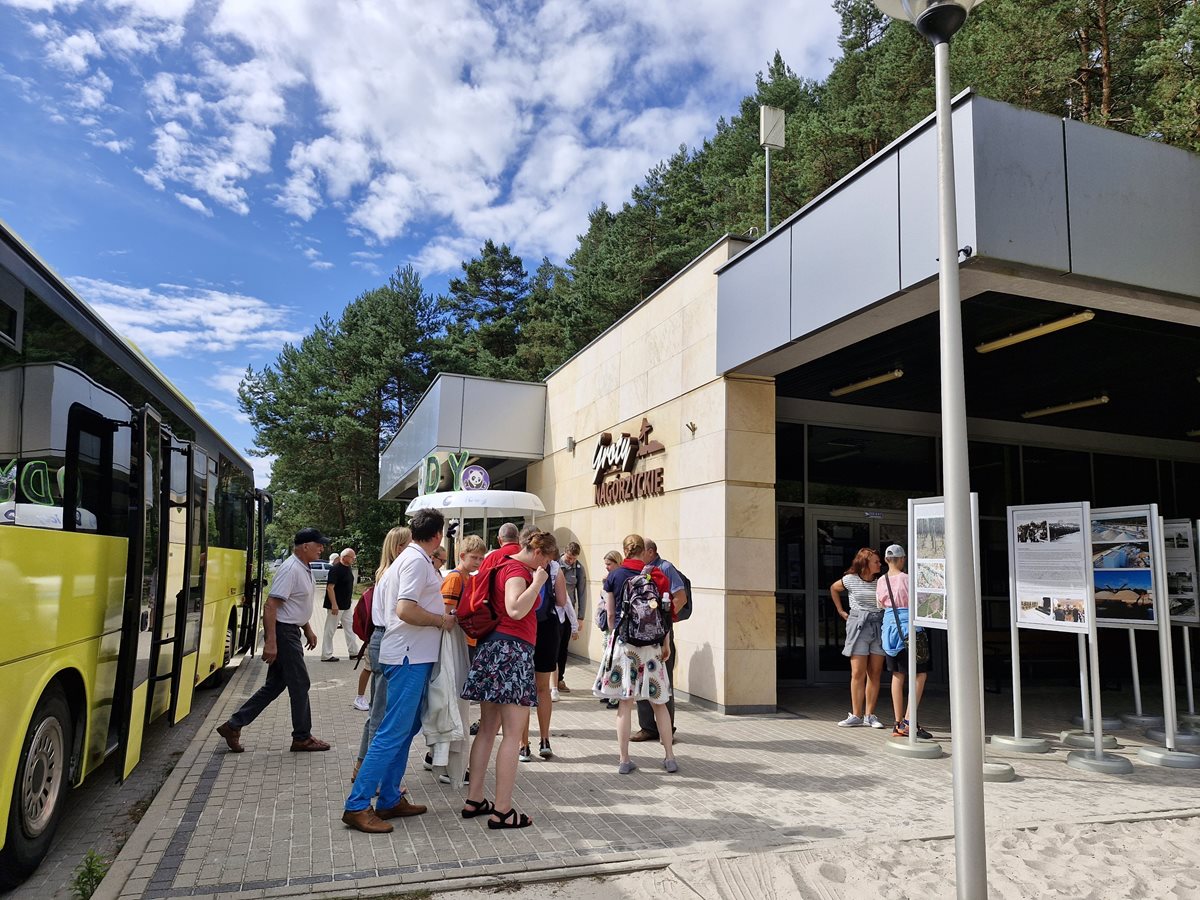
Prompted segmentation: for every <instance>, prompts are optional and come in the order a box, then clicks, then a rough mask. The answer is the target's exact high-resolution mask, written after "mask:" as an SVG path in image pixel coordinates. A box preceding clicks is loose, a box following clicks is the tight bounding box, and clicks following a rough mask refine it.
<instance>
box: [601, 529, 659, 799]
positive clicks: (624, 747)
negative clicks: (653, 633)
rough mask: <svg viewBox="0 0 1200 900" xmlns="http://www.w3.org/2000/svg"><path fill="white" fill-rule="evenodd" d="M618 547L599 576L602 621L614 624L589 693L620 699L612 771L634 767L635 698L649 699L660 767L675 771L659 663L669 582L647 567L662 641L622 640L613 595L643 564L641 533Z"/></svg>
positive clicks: (616, 597)
mask: <svg viewBox="0 0 1200 900" xmlns="http://www.w3.org/2000/svg"><path fill="white" fill-rule="evenodd" d="M622 547H623V549H624V551H625V560H624V561H623V562H622V563H621V565H620V566H619V567H617V568H615V569H613V570H612V571H610V572H609V573H608V576H607V577H606V578H605V579H604V603H605V609H606V612H607V614H608V621H609V622H610V623H613V625H614V626H615V627H613V629H612V631H611V632H610V633H609V636H608V646H607V647H606V648H605V654H604V660H603V662H601V663H600V671H599V672H598V673H597V674H596V684H595V686H594V687H593V688H592V693H593V694H595V695H596V696H597V697H599V698H601V699H602V700H612V699H616V700H618V701H620V705H619V707H618V708H617V749H618V750H619V751H620V753H621V760H620V765H619V766H618V768H617V771H618V772H620V773H621V774H622V775H628V774H629V773H630V772H632V771H633V770H634V769H636V768H637V766H636V765H634V763H633V760H631V759H630V758H629V727H630V726H629V723H630V718H631V717H632V715H633V708H634V706H635V705H636V704H637V701H639V700H649V701H650V703H651V705H652V707H653V709H654V721H655V722H656V723H657V724H658V733H659V734H660V735H662V745H663V750H664V751H665V752H666V758H665V759H664V760H663V768H664V769H666V770H667V771H668V772H678V771H679V766H678V764H677V763H676V762H675V752H674V748H673V747H672V746H671V719H670V714H669V713H668V712H667V706H666V703H667V701H668V700H670V699H671V682H670V679H669V678H668V677H667V667H666V666H665V665H664V663H665V662H666V661H667V660H668V659H669V658H670V656H671V613H670V609H671V585H670V582H668V581H667V576H666V575H665V574H664V573H663V571H662V570H661V569H658V568H653V567H652V568H651V569H650V580H651V581H652V582H654V586H655V588H657V590H658V594H659V598H660V600H659V603H660V604H661V606H660V607H659V608H660V609H661V611H662V613H663V614H664V615H663V625H664V627H665V629H666V635H665V636H664V637H663V641H662V643H661V644H652V645H650V646H639V645H637V644H629V643H626V642H625V641H624V640H622V639H621V636H620V632H621V630H622V629H621V627H620V622H619V619H620V611H619V610H618V605H619V600H620V597H621V593H622V590H623V588H624V587H625V582H627V581H628V580H629V579H630V578H632V577H633V576H635V575H637V574H638V573H639V572H641V571H642V569H643V568H644V567H645V563H644V562H642V560H641V556H642V554H644V553H645V552H646V542H645V541H644V540H643V539H642V536H641V535H638V534H631V535H629V536H628V537H626V538H625V541H624V543H623V544H622Z"/></svg>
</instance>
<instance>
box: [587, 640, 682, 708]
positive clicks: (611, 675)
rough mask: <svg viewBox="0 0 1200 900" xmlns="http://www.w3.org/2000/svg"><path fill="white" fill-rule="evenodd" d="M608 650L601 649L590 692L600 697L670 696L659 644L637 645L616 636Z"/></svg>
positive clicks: (663, 698) (653, 699)
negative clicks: (598, 666)
mask: <svg viewBox="0 0 1200 900" xmlns="http://www.w3.org/2000/svg"><path fill="white" fill-rule="evenodd" d="M609 641H610V642H613V641H615V642H616V645H615V646H614V647H612V652H611V653H609V652H607V650H606V652H605V654H604V660H603V661H602V662H601V663H600V671H599V672H597V673H596V683H595V684H594V685H593V686H592V693H593V694H595V695H596V696H597V697H599V698H601V699H602V700H649V701H650V702H651V703H666V702H667V701H668V700H670V699H671V680H670V679H669V678H668V677H667V667H666V665H664V664H663V660H662V647H661V646H659V645H654V646H651V647H637V646H634V645H633V644H626V643H625V642H624V641H622V640H621V639H620V638H617V637H615V636H610V637H609Z"/></svg>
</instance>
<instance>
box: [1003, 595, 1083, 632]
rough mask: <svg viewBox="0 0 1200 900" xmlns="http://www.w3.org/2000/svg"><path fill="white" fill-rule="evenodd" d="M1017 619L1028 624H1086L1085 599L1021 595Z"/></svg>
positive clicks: (1081, 625) (1079, 625) (1080, 625)
mask: <svg viewBox="0 0 1200 900" xmlns="http://www.w3.org/2000/svg"><path fill="white" fill-rule="evenodd" d="M1017 621H1019V622H1024V623H1026V624H1029V625H1042V626H1052V625H1069V626H1078V627H1085V626H1086V625H1087V601H1085V600H1084V599H1083V598H1082V597H1048V596H1041V597H1037V596H1031V597H1021V598H1020V600H1019V601H1018V609H1017Z"/></svg>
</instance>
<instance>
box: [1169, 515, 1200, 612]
mask: <svg viewBox="0 0 1200 900" xmlns="http://www.w3.org/2000/svg"><path fill="white" fill-rule="evenodd" d="M1195 537H1196V533H1195V532H1194V531H1193V530H1192V523H1191V522H1189V521H1188V520H1187V519H1167V520H1166V521H1164V522H1163V560H1164V561H1165V562H1166V570H1167V606H1168V607H1169V608H1170V611H1171V621H1172V622H1173V623H1174V624H1176V625H1200V609H1198V608H1197V604H1196V540H1195Z"/></svg>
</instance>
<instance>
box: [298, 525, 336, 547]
mask: <svg viewBox="0 0 1200 900" xmlns="http://www.w3.org/2000/svg"><path fill="white" fill-rule="evenodd" d="M308 543H315V544H328V543H329V538H327V537H325V535H323V534H321V532H319V531H317V529H315V528H301V529H300V530H299V531H297V532H296V539H295V540H294V541H292V546H294V547H298V546H300V545H301V544H308Z"/></svg>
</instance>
